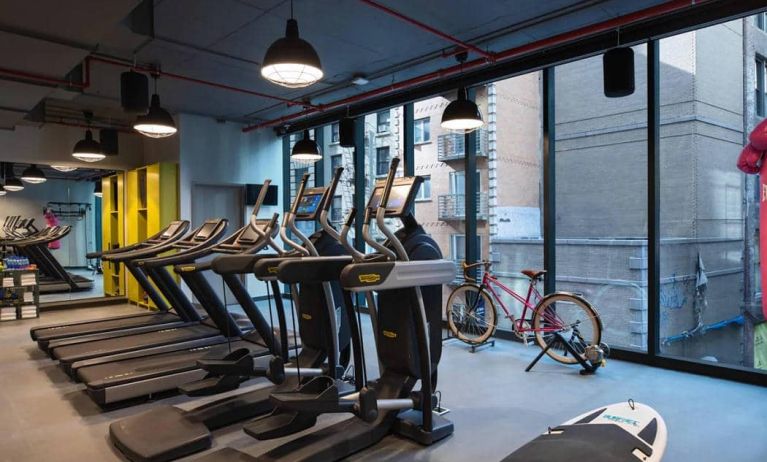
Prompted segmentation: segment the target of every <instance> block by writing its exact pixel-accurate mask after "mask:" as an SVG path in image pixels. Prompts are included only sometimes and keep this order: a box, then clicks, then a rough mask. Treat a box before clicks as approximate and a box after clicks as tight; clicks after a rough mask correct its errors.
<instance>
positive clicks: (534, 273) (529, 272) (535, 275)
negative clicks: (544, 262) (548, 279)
mask: <svg viewBox="0 0 767 462" xmlns="http://www.w3.org/2000/svg"><path fill="white" fill-rule="evenodd" d="M520 272H521V273H522V274H524V275H525V276H527V277H529V278H530V279H539V278H540V277H541V276H543V275H544V274H546V270H533V269H524V270H522V271H520Z"/></svg>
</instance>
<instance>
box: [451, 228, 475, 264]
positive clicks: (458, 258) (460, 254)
mask: <svg viewBox="0 0 767 462" xmlns="http://www.w3.org/2000/svg"><path fill="white" fill-rule="evenodd" d="M477 248H478V249H481V248H482V236H477ZM450 258H451V259H452V260H453V261H455V262H462V261H464V260H466V236H465V235H463V234H453V235H451V236H450Z"/></svg>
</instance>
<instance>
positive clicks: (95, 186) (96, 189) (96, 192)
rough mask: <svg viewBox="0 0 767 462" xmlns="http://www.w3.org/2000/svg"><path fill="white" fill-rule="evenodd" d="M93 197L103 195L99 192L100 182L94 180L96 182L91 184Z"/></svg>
mask: <svg viewBox="0 0 767 462" xmlns="http://www.w3.org/2000/svg"><path fill="white" fill-rule="evenodd" d="M93 195H94V196H96V197H103V196H104V194H103V193H102V192H101V180H100V179H99V180H96V182H95V183H94V184H93Z"/></svg>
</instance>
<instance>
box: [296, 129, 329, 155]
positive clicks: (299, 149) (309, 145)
mask: <svg viewBox="0 0 767 462" xmlns="http://www.w3.org/2000/svg"><path fill="white" fill-rule="evenodd" d="M320 159H322V153H320V148H319V146H317V143H316V142H315V141H314V140H313V139H311V138H309V130H304V137H303V138H302V139H300V140H298V141H297V142H296V144H294V145H293V151H291V153H290V160H294V161H299V162H317V161H318V160H320Z"/></svg>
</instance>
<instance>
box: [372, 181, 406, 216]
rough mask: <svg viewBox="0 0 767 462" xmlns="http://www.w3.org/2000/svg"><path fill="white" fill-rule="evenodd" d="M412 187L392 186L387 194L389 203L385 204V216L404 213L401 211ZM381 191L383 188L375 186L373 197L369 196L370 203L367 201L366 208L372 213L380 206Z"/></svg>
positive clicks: (404, 185)
mask: <svg viewBox="0 0 767 462" xmlns="http://www.w3.org/2000/svg"><path fill="white" fill-rule="evenodd" d="M412 187H413V185H412V183H405V184H395V185H394V186H392V188H391V192H390V193H389V202H388V203H387V204H386V214H387V215H399V214H401V213H403V212H404V210H403V209H404V206H405V203H406V202H407V199H408V195H409V194H410V189H411V188H412ZM383 190H384V187H383V186H381V185H376V188H375V189H374V190H373V195H372V196H370V201H368V208H370V209H372V210H373V211H375V210H376V209H378V206H379V205H381V197H382V196H383Z"/></svg>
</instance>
